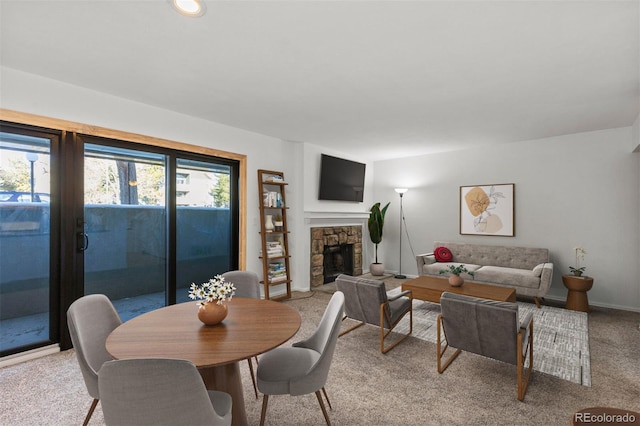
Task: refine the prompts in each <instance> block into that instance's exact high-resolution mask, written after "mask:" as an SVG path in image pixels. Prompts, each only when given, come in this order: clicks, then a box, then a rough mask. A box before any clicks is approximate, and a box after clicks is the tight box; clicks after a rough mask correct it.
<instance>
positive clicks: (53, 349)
mask: <svg viewBox="0 0 640 426" xmlns="http://www.w3.org/2000/svg"><path fill="white" fill-rule="evenodd" d="M58 352H60V345H58V344H57V343H54V344H53V345H49V346H43V347H41V348H35V349H31V350H30V351H25V352H20V353H17V354H13V355H8V356H5V357H2V358H0V368H3V367H8V366H10V365H15V364H20V363H22V362H25V361H30V360H32V359H36V358H42V357H45V356H47V355H51V354H55V353H58Z"/></svg>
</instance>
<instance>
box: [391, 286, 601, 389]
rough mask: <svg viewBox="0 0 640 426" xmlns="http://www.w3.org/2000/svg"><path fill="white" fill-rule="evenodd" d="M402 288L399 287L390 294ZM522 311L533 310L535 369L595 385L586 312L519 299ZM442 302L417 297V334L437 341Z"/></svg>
mask: <svg viewBox="0 0 640 426" xmlns="http://www.w3.org/2000/svg"><path fill="white" fill-rule="evenodd" d="M399 291H400V288H399V287H396V288H394V289H392V290H390V291H389V294H390V295H394V294H397V293H398V292H399ZM518 309H519V310H520V315H521V316H524V315H526V314H527V313H529V312H532V313H533V369H534V370H535V371H539V372H541V373H545V374H550V375H552V376H555V377H559V378H561V379H564V380H568V381H570V382H573V383H577V384H580V385H584V386H591V361H590V356H589V321H588V315H587V314H586V313H585V312H577V311H570V310H567V309H561V308H554V307H551V306H544V305H543V306H542V307H541V308H540V309H538V308H537V307H536V305H534V304H533V303H524V302H518ZM439 314H440V305H439V304H437V303H431V302H423V301H422V300H414V301H413V334H412V335H413V336H414V337H416V338H418V339H422V340H426V341H428V342H431V343H436V339H437V334H436V333H437V326H436V324H437V318H438V315H439ZM395 331H397V332H398V333H407V332H408V331H409V317H405V318H404V319H403V320H402V321H401V322H400V324H398V326H397V327H396V329H395Z"/></svg>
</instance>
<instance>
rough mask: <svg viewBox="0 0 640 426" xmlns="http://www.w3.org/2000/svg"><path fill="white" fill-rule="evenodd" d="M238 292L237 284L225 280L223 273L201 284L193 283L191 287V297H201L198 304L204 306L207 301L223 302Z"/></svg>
mask: <svg viewBox="0 0 640 426" xmlns="http://www.w3.org/2000/svg"><path fill="white" fill-rule="evenodd" d="M235 294H236V286H235V285H233V283H230V282H227V281H225V279H224V277H223V276H222V275H216V276H215V277H213V278H211V279H209V281H207V282H204V283H202V284H200V285H197V284H196V283H191V287H190V288H189V298H190V299H193V300H195V299H201V301H199V302H198V306H202V305H204V304H205V303H207V302H208V303H212V302H216V303H217V304H219V305H220V304H222V302H225V301H227V300H231V299H232V298H233V296H234V295H235Z"/></svg>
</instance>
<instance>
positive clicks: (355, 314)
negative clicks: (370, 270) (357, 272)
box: [336, 275, 391, 328]
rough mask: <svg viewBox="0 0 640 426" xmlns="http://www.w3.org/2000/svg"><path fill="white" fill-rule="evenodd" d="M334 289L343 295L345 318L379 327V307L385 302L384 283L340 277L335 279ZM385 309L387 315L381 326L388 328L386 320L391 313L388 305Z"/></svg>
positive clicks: (346, 276) (347, 276)
mask: <svg viewBox="0 0 640 426" xmlns="http://www.w3.org/2000/svg"><path fill="white" fill-rule="evenodd" d="M336 288H337V289H338V290H339V291H341V292H343V293H344V297H345V305H344V313H345V315H346V316H348V317H349V318H351V319H354V320H357V321H362V322H365V323H367V324H372V325H377V326H380V325H381V324H380V305H381V304H383V303H386V302H387V291H386V289H385V286H384V282H382V281H378V280H369V279H366V278H358V277H352V276H349V275H340V276H338V278H336ZM385 309H386V310H387V314H389V315H385V319H384V322H385V324H383V326H384V327H386V328H388V327H389V324H388V321H387V319H386V318H388V317H390V316H391V315H390V314H391V313H390V312H389V307H388V305H387V306H386V307H385Z"/></svg>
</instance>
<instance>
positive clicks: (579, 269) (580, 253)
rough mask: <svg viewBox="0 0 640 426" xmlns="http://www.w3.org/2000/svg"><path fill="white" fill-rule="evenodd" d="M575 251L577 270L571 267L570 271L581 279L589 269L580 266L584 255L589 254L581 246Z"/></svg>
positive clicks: (575, 248)
mask: <svg viewBox="0 0 640 426" xmlns="http://www.w3.org/2000/svg"><path fill="white" fill-rule="evenodd" d="M574 250H575V252H576V266H575V268H574V267H573V266H569V271H571V273H572V274H573V275H575V276H576V277H580V276H582V273H583V272H584V270H585V269H587V268H586V267H584V266H582V267H581V266H580V259H582V260H584V255H585V254H587V251H586V250H585V249H584V247H580V246H578V247H574Z"/></svg>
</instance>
